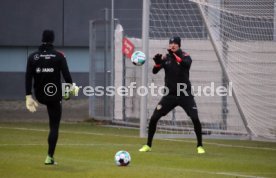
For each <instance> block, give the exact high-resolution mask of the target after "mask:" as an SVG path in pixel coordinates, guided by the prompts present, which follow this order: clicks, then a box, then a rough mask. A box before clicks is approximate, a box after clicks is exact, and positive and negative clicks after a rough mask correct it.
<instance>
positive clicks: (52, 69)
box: [35, 67, 55, 74]
mask: <svg viewBox="0 0 276 178" xmlns="http://www.w3.org/2000/svg"><path fill="white" fill-rule="evenodd" d="M35 71H36V73H38V74H39V73H41V72H43V73H51V72H54V71H55V69H54V68H40V67H37V68H36V69H35Z"/></svg>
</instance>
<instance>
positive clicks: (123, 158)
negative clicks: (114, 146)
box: [114, 150, 131, 166]
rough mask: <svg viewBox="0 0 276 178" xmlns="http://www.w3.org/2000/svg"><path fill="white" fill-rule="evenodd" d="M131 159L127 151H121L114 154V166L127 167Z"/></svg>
mask: <svg viewBox="0 0 276 178" xmlns="http://www.w3.org/2000/svg"><path fill="white" fill-rule="evenodd" d="M130 160H131V157H130V154H129V153H128V152H127V151H124V150H121V151H118V152H117V153H116V154H115V158H114V161H115V164H116V165H117V166H127V165H128V164H129V163H130Z"/></svg>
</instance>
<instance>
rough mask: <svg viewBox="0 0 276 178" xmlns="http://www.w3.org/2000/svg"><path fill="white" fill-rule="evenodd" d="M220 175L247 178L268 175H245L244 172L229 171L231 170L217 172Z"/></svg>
mask: <svg viewBox="0 0 276 178" xmlns="http://www.w3.org/2000/svg"><path fill="white" fill-rule="evenodd" d="M216 174H218V175H226V176H227V175H229V176H235V177H246V178H266V177H260V176H252V175H244V174H238V173H229V172H217V173H216Z"/></svg>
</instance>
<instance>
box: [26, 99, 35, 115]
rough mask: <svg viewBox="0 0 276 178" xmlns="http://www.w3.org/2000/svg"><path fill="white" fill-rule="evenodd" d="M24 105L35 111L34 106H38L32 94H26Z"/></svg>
mask: <svg viewBox="0 0 276 178" xmlns="http://www.w3.org/2000/svg"><path fill="white" fill-rule="evenodd" d="M26 107H27V109H28V110H29V111H30V112H35V111H36V107H38V104H37V102H36V101H35V100H34V99H33V97H32V95H26Z"/></svg>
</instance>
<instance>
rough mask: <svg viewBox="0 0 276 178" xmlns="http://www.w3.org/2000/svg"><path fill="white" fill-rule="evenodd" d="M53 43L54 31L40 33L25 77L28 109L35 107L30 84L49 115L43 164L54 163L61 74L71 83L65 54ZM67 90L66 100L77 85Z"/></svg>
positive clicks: (59, 114)
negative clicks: (46, 151)
mask: <svg viewBox="0 0 276 178" xmlns="http://www.w3.org/2000/svg"><path fill="white" fill-rule="evenodd" d="M53 42H54V32H53V31H52V30H45V31H44V32H43V34H42V45H41V46H40V47H39V49H38V50H37V51H35V52H34V53H32V54H31V55H30V56H29V57H28V62H27V69H26V76H25V77H26V78H25V87H26V107H27V109H28V110H29V111H30V112H35V111H36V108H37V107H38V104H37V103H36V101H35V100H34V99H33V97H32V87H33V88H34V94H35V97H36V99H37V101H39V102H40V103H41V104H44V105H46V107H47V111H48V115H49V127H50V131H49V135H48V155H47V157H46V160H45V162H44V163H45V164H46V165H53V164H56V162H55V161H54V158H53V156H54V152H55V147H56V143H57V139H58V131H59V124H60V119H61V113H62V107H61V100H62V84H61V73H62V75H63V78H64V79H65V82H66V83H70V84H72V78H71V75H70V72H69V69H68V66H67V62H66V59H65V56H64V54H63V53H61V52H58V51H56V50H55V49H54V46H53ZM70 91H71V92H69V94H67V95H65V99H69V97H70V94H71V95H74V96H76V95H77V93H78V87H77V86H74V87H71V90H70Z"/></svg>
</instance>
